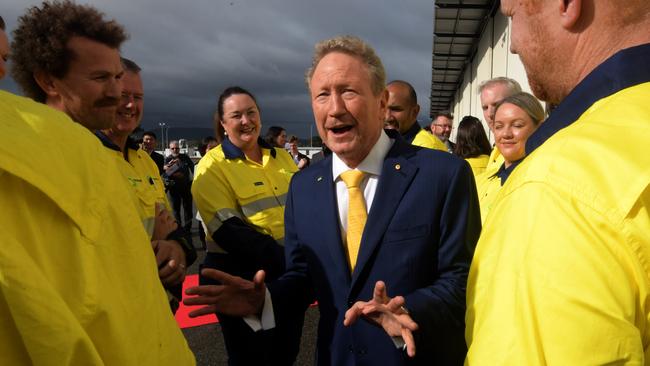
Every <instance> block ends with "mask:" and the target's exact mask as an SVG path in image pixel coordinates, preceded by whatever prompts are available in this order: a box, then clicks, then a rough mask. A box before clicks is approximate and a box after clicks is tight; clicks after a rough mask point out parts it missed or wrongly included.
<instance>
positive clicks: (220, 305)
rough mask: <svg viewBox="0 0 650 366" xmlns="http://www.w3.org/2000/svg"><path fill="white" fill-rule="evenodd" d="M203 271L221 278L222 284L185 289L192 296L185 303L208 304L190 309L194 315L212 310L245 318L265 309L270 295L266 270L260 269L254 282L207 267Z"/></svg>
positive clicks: (212, 276)
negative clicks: (265, 282) (266, 282)
mask: <svg viewBox="0 0 650 366" xmlns="http://www.w3.org/2000/svg"><path fill="white" fill-rule="evenodd" d="M201 274H202V275H203V276H205V277H208V278H211V279H213V280H216V281H219V282H220V283H221V285H204V286H195V287H190V288H188V289H187V290H185V294H186V295H190V296H192V297H187V298H185V299H184V300H183V304H185V305H188V306H193V305H206V306H204V307H202V308H200V309H197V310H194V311H192V312H190V313H189V316H190V317H191V318H196V317H197V316H201V315H206V314H211V313H222V314H226V315H230V316H239V317H244V316H249V315H258V314H259V313H260V312H261V311H262V307H263V305H264V297H265V294H266V285H265V284H264V277H265V273H264V271H262V270H260V271H257V273H256V274H255V277H254V278H253V281H252V282H251V281H248V280H245V279H243V278H241V277H237V276H231V275H229V274H228V273H226V272H222V271H218V270H216V269H209V268H205V269H203V270H202V271H201Z"/></svg>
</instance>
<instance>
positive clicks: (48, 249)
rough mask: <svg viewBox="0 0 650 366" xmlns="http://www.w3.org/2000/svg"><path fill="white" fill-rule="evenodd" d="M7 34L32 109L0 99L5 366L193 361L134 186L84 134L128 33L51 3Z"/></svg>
mask: <svg viewBox="0 0 650 366" xmlns="http://www.w3.org/2000/svg"><path fill="white" fill-rule="evenodd" d="M13 35H14V37H13V38H14V41H13V43H12V58H13V61H14V62H13V65H12V66H13V67H12V74H13V76H14V79H15V80H16V81H17V82H18V84H19V85H20V86H21V88H22V89H23V91H24V92H25V94H27V95H28V96H29V97H30V98H32V99H34V100H35V101H36V102H39V103H35V102H34V101H30V100H28V99H26V98H20V97H16V96H13V95H11V94H8V93H0V109H1V114H2V116H3V117H2V118H1V119H0V124H2V128H1V129H2V130H3V131H10V132H8V133H3V134H0V139H2V143H1V144H0V145H1V148H2V149H3V150H2V155H3V158H2V159H0V174H2V179H0V184H1V185H2V187H1V189H0V192H2V194H0V205H1V206H2V208H3V210H2V215H1V216H0V222H1V225H0V226H1V227H2V228H3V241H2V249H1V250H0V268H1V270H0V271H1V272H2V273H1V275H0V277H1V278H2V280H1V281H0V323H2V324H3V326H2V327H0V345H1V346H0V348H1V350H0V353H1V354H2V362H3V363H6V364H10V365H23V364H24V365H28V364H29V365H31V364H43V365H44V364H48V365H99V364H106V365H109V364H110V365H185V364H194V357H193V355H192V353H191V351H190V350H189V348H188V347H187V343H186V342H185V340H184V338H183V335H182V333H181V332H180V330H179V329H178V326H177V324H176V323H175V321H174V319H173V317H172V316H171V313H170V311H169V306H168V304H167V301H166V296H165V293H164V291H163V289H162V286H160V284H159V279H158V275H157V268H156V265H155V262H154V261H153V259H152V249H151V244H150V242H149V238H148V237H147V235H146V232H145V230H144V229H143V227H142V225H141V223H140V220H139V219H138V213H137V209H136V207H135V205H134V204H133V200H132V198H131V195H130V191H129V189H128V188H127V186H126V184H125V182H124V179H123V177H122V176H121V174H120V172H119V170H118V168H117V166H116V161H115V159H114V158H113V157H111V156H110V154H109V153H108V151H107V150H106V149H105V148H104V147H102V145H101V144H100V142H99V141H98V140H97V138H96V137H95V136H94V135H93V134H92V132H91V131H94V130H97V129H102V128H110V127H111V126H112V125H113V122H114V120H115V114H116V111H117V103H118V101H119V99H120V95H121V93H122V83H121V77H122V74H123V71H122V66H121V63H120V56H119V46H120V44H121V43H122V42H123V41H124V40H125V39H126V34H125V32H124V30H123V29H122V27H121V26H120V25H118V24H117V23H116V22H114V21H106V20H104V19H103V17H102V14H101V13H99V12H98V11H97V10H95V9H94V8H91V7H88V6H80V5H76V4H74V3H72V2H67V1H65V2H58V1H57V2H44V3H43V4H42V5H41V6H40V7H38V6H35V7H31V8H29V9H28V10H27V12H26V14H25V15H23V16H22V17H21V18H20V19H19V22H18V27H17V28H16V30H15V31H14V33H13ZM46 105H48V106H51V107H53V108H49V107H47V106H46ZM61 112H64V113H61ZM70 117H71V118H72V119H70ZM75 122H76V123H75ZM84 127H85V128H84ZM26 152H28V153H26Z"/></svg>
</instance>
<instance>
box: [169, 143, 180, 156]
mask: <svg viewBox="0 0 650 366" xmlns="http://www.w3.org/2000/svg"><path fill="white" fill-rule="evenodd" d="M169 150H170V151H171V152H172V156H178V155H179V154H180V153H181V150H180V148H179V147H178V143H176V142H172V143H170V144H169Z"/></svg>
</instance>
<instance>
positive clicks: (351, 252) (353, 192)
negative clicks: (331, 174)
mask: <svg viewBox="0 0 650 366" xmlns="http://www.w3.org/2000/svg"><path fill="white" fill-rule="evenodd" d="M364 175H365V174H364V173H363V172H362V171H359V170H348V171H347V172H344V173H341V180H343V182H344V183H345V186H346V187H348V231H347V234H346V239H347V248H346V251H347V254H348V261H349V263H350V272H354V266H355V265H356V264H357V256H358V255H359V247H360V246H361V235H362V234H363V228H364V226H366V218H367V217H368V214H367V212H366V200H365V198H364V197H363V191H362V190H361V188H360V187H359V185H360V184H361V181H362V180H363V176H364Z"/></svg>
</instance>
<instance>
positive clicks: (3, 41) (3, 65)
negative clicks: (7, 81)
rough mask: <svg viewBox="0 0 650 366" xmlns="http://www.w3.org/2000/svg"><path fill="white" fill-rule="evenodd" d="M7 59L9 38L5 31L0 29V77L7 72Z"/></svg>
mask: <svg viewBox="0 0 650 366" xmlns="http://www.w3.org/2000/svg"><path fill="white" fill-rule="evenodd" d="M7 60H9V39H8V38H7V33H5V31H3V30H2V29H0V79H2V78H4V77H5V75H6V74H7Z"/></svg>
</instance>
